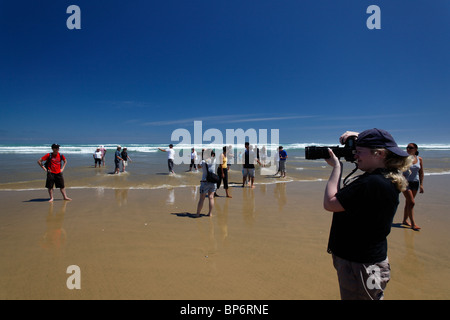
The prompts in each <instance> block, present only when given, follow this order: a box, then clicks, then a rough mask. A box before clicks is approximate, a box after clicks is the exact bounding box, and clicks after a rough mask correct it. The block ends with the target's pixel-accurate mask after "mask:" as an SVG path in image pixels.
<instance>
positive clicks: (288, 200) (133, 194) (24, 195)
mask: <svg viewBox="0 0 450 320" xmlns="http://www.w3.org/2000/svg"><path fill="white" fill-rule="evenodd" d="M449 180H450V176H449V175H444V176H429V177H426V185H425V192H426V193H425V194H419V195H418V196H417V205H416V221H417V223H418V224H419V225H420V226H421V227H422V230H421V231H420V232H416V231H413V230H411V229H407V228H403V227H402V226H401V225H400V222H401V221H402V217H403V205H404V199H403V196H402V195H401V196H400V200H401V202H400V205H399V209H398V211H397V214H396V216H395V219H394V225H393V228H392V231H391V234H390V236H389V238H388V243H389V251H388V254H389V259H390V263H391V268H392V272H391V281H390V282H389V284H388V286H387V290H386V293H385V299H386V300H393V299H405V300H406V299H448V298H450V253H449V250H448V247H449V245H450V241H449V240H450V236H449V234H448V227H449V226H450V223H449V222H450V216H449V214H448V213H449V211H450V210H449V209H450V204H449V200H448V188H447V186H448V184H449ZM324 188H325V182H324V181H316V182H288V183H276V184H268V185H264V184H259V185H256V187H255V189H253V190H251V189H250V188H241V187H237V186H232V187H231V189H230V191H231V194H232V196H233V198H232V199H227V198H225V197H220V198H216V200H215V202H216V206H215V209H214V211H213V216H212V217H206V216H202V217H200V218H192V216H191V214H194V213H195V211H196V205H197V199H198V188H197V189H196V188H193V187H183V188H173V189H155V190H139V189H130V190H127V189H123V190H114V189H101V188H98V189H96V188H92V189H71V188H68V189H67V192H68V195H69V196H70V197H71V198H72V199H73V201H70V202H67V201H63V200H61V199H62V197H61V194H60V193H59V190H55V199H56V200H55V201H54V203H53V204H50V203H48V202H46V200H47V191H46V190H45V189H42V190H29V191H0V199H1V204H2V210H1V211H2V213H1V215H0V248H1V250H0V255H1V258H0V299H150V300H159V299H171V300H173V299H194V300H197V299H201V300H206V299H208V300H210V299H213V300H218V299H225V300H229V299H232V300H241V299H252V300H259V299H270V300H272V299H274V300H278V299H283V300H297V299H331V300H335V299H339V298H340V296H339V288H338V283H337V277H336V272H335V270H334V268H333V266H332V260H331V255H329V254H328V253H327V251H326V248H327V241H328V233H329V229H330V225H331V215H332V214H331V213H328V212H325V211H324V210H323V209H322V197H323V191H324ZM196 192H197V193H196ZM218 193H219V194H221V195H224V194H225V192H224V190H223V189H219V191H218ZM207 206H208V204H207V202H205V206H204V208H203V211H202V212H203V213H206V212H207ZM361 227H362V228H363V227H364V226H361ZM71 265H77V266H79V268H80V274H81V277H80V284H81V289H73V290H70V289H68V287H67V285H66V281H67V279H68V278H69V276H70V274H68V273H67V268H68V267H69V266H71Z"/></svg>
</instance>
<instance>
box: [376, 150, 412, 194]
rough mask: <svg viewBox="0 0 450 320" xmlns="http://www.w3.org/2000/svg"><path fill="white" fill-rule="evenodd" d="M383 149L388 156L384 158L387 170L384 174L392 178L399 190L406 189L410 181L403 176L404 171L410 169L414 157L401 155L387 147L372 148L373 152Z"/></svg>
mask: <svg viewBox="0 0 450 320" xmlns="http://www.w3.org/2000/svg"><path fill="white" fill-rule="evenodd" d="M382 150H383V151H384V152H385V154H386V157H385V158H384V165H385V169H386V170H387V172H386V173H385V174H384V176H385V177H386V178H388V179H389V180H391V181H392V183H393V184H394V185H395V186H396V187H397V189H398V190H399V191H401V192H403V191H405V190H406V187H407V186H408V181H407V180H406V178H405V177H404V176H403V172H405V171H407V170H409V167H410V166H411V164H412V163H413V157H412V156H409V157H401V156H398V155H396V154H395V153H393V152H391V151H389V150H387V149H372V152H377V151H382Z"/></svg>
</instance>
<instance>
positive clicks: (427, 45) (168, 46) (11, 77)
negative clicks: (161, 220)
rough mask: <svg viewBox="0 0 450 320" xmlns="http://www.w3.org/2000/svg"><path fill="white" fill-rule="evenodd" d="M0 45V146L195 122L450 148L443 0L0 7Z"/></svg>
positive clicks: (134, 135) (138, 138) (164, 129)
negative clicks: (371, 135)
mask: <svg viewBox="0 0 450 320" xmlns="http://www.w3.org/2000/svg"><path fill="white" fill-rule="evenodd" d="M72 4H75V5H78V6H79V7H80V9H81V30H69V29H68V28H67V27H66V20H67V18H68V17H69V16H70V14H67V13H66V9H67V7H68V6H69V5H72ZM372 4H375V5H378V6H379V7H380V9H381V29H380V30H369V29H368V28H367V27H366V20H367V18H368V17H369V16H370V14H367V13H366V9H367V7H368V6H369V5H372ZM0 43H1V48H2V49H1V50H0V108H1V118H0V119H1V127H0V143H31V142H38V143H42V142H43V143H46V142H49V143H51V142H53V141H58V142H59V143H152V142H164V143H165V142H169V141H170V136H171V133H172V132H173V131H174V130H175V129H177V128H186V129H188V130H193V121H194V120H202V121H203V128H204V130H206V129H208V128H218V129H219V130H223V132H225V129H238V128H243V129H244V130H246V129H249V128H254V129H269V130H270V129H279V130H280V142H282V143H293V142H334V141H336V142H337V139H338V136H339V135H340V134H341V133H343V132H344V131H346V130H355V131H361V130H364V129H368V128H373V127H378V128H383V129H386V130H388V131H390V132H391V133H392V134H393V136H394V137H395V138H396V139H397V141H398V142H399V143H408V142H410V141H415V142H418V143H433V142H435V143H449V142H450V129H449V125H448V123H449V120H450V112H449V108H450V63H449V58H450V2H449V1H448V0H420V1H419V0H397V1H392V0H390V1H385V0H383V1H382V0H371V1H365V0H341V1H339V0H322V1H317V0H302V1H300V0H277V1H275V0H239V1H238V0H227V1H218V0H191V1H188V0H164V1H152V0H145V1H144V0H141V1H136V0H135V1H132V0H130V1H116V0H110V1H93V0H90V1H84V0H73V1H63V0H58V1H56V0H53V1H49V0H46V1H39V2H38V1H20V0H18V1H12V0H0Z"/></svg>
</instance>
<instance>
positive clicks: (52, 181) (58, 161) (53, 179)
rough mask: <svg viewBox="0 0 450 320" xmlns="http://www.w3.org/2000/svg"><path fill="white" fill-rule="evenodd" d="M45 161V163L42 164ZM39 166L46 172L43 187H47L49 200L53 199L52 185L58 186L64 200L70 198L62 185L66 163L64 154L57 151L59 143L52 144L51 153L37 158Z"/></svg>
mask: <svg viewBox="0 0 450 320" xmlns="http://www.w3.org/2000/svg"><path fill="white" fill-rule="evenodd" d="M43 161H45V164H43ZM38 164H39V166H40V167H41V168H42V169H43V170H44V171H46V172H47V180H46V182H45V187H46V188H47V189H48V194H49V196H50V200H49V202H52V201H53V187H54V186H56V188H59V189H60V191H61V194H62V196H63V198H64V200H68V201H70V200H72V199H71V198H69V197H68V196H67V194H66V188H65V185H64V177H63V171H64V168H65V167H66V164H67V159H66V157H65V156H64V155H62V154H60V153H59V144H55V143H54V144H52V153H47V154H46V155H45V156H43V157H42V158H40V159H39V160H38Z"/></svg>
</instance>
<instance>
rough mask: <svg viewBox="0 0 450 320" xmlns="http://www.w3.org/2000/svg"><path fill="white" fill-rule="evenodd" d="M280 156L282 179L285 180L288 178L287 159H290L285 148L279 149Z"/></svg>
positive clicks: (280, 147)
mask: <svg viewBox="0 0 450 320" xmlns="http://www.w3.org/2000/svg"><path fill="white" fill-rule="evenodd" d="M278 155H279V157H280V162H279V165H280V167H279V172H280V177H281V178H285V177H286V159H287V158H288V155H287V152H286V150H283V146H279V147H278Z"/></svg>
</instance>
